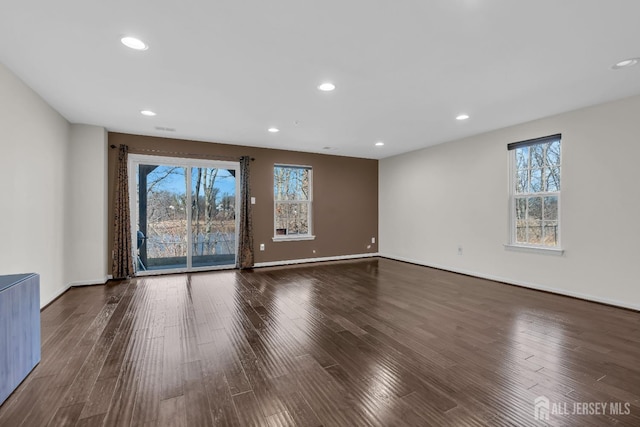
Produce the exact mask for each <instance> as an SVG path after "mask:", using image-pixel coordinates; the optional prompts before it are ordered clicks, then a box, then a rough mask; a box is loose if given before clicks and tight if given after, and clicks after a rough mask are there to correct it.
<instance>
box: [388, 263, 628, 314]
mask: <svg viewBox="0 0 640 427" xmlns="http://www.w3.org/2000/svg"><path fill="white" fill-rule="evenodd" d="M379 256H381V257H383V258H389V259H393V260H396V261H404V262H409V263H411V264H418V265H422V266H425V267H431V268H437V269H439V270H446V271H451V272H452V273H459V274H465V275H467V276H473V277H479V278H481V279H488V280H493V281H495V282H503V283H507V284H509V285H515V286H520V287H523V288H529V289H535V290H537V291H544V292H550V293H553V294H558V295H564V296H568V297H573V298H579V299H583V300H586V301H592V302H599V303H602V304H608V305H613V306H616V307H622V308H628V309H630V310H635V311H640V305H637V304H630V303H628V302H626V301H619V300H615V299H610V298H602V297H598V296H595V295H590V294H585V293H582V292H574V291H568V290H566V289H560V288H553V287H550V286H542V285H538V284H535V283H529V282H523V281H519V280H513V279H508V278H505V277H500V276H494V275H491V274H482V273H477V272H474V271H468V270H463V269H457V268H451V267H447V266H443V265H438V264H432V263H426V262H424V261H420V260H416V259H411V258H405V257H401V256H396V255H390V254H385V253H381V254H379Z"/></svg>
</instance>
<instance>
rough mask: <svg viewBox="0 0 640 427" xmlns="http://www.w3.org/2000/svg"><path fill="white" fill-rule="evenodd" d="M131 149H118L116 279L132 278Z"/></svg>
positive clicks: (124, 147)
mask: <svg viewBox="0 0 640 427" xmlns="http://www.w3.org/2000/svg"><path fill="white" fill-rule="evenodd" d="M128 157H129V147H128V146H126V145H120V147H119V149H118V170H117V172H116V188H115V203H114V224H113V263H112V266H111V267H112V268H111V270H112V274H113V278H114V279H124V278H127V277H132V276H133V274H134V271H133V259H132V258H133V257H132V254H131V216H130V211H129V176H128V175H129V174H128V170H127V169H128V165H127V162H128Z"/></svg>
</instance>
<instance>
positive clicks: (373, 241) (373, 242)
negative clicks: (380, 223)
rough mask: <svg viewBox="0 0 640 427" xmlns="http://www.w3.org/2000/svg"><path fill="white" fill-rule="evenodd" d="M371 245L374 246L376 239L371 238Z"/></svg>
mask: <svg viewBox="0 0 640 427" xmlns="http://www.w3.org/2000/svg"><path fill="white" fill-rule="evenodd" d="M371 243H372V244H374V245H375V244H376V238H375V237H372V238H371Z"/></svg>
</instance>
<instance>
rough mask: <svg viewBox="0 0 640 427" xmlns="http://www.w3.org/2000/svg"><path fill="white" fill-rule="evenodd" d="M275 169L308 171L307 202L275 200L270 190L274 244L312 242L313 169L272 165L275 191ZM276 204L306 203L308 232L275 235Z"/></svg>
mask: <svg viewBox="0 0 640 427" xmlns="http://www.w3.org/2000/svg"><path fill="white" fill-rule="evenodd" d="M276 168H292V169H306V170H308V171H309V196H308V198H307V200H297V199H296V200H276V195H275V191H273V190H272V193H271V194H272V196H273V238H272V240H273V241H274V242H291V241H300V240H314V239H315V238H316V236H315V235H314V234H313V167H312V166H309V165H293V164H286V163H274V165H273V181H272V188H273V189H275V170H276ZM278 203H291V204H293V203H306V204H307V205H308V206H307V224H308V230H307V233H306V234H284V235H279V234H276V233H277V227H278V218H277V215H276V206H277V204H278Z"/></svg>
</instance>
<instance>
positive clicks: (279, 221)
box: [273, 165, 312, 236]
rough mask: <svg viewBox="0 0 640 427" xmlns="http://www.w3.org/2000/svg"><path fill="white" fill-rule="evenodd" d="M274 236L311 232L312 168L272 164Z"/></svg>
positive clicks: (308, 233)
mask: <svg viewBox="0 0 640 427" xmlns="http://www.w3.org/2000/svg"><path fill="white" fill-rule="evenodd" d="M273 178H274V179H273V195H274V202H275V203H274V205H275V206H274V216H275V233H274V234H275V236H292V235H293V236H296V235H298V236H300V235H310V234H311V201H312V200H311V199H312V197H311V168H309V167H302V166H279V165H276V166H275V167H274V168H273Z"/></svg>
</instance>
